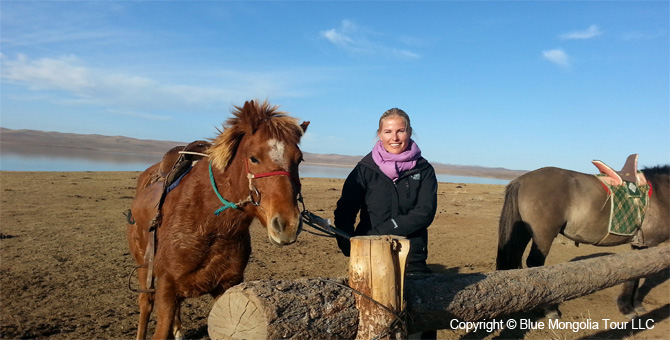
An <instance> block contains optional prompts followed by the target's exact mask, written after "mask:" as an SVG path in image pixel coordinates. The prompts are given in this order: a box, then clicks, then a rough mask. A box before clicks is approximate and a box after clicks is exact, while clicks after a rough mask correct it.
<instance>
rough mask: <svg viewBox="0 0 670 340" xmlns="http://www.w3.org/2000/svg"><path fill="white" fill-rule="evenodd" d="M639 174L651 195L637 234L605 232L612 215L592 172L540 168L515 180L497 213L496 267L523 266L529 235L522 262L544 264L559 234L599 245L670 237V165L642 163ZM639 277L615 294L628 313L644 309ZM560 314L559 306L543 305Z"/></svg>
mask: <svg viewBox="0 0 670 340" xmlns="http://www.w3.org/2000/svg"><path fill="white" fill-rule="evenodd" d="M642 173H643V174H644V176H645V177H646V179H647V182H648V183H649V184H650V186H651V188H652V189H651V190H652V192H651V198H650V200H649V204H648V207H647V212H646V216H645V218H644V220H643V222H642V225H641V227H640V231H639V233H638V237H636V238H635V241H634V242H633V236H621V235H613V234H609V235H608V226H609V218H610V209H609V206H608V205H606V204H605V203H609V202H608V191H607V190H606V189H605V187H604V186H603V183H602V182H601V181H600V179H598V178H597V177H596V176H594V175H589V174H584V173H580V172H575V171H570V170H565V169H560V168H553V167H547V168H541V169H538V170H534V171H531V172H529V173H526V174H524V175H522V176H520V177H518V178H517V179H515V180H513V181H512V182H511V183H510V184H509V185H508V186H507V188H506V190H505V202H504V204H503V209H502V213H501V216H500V225H499V234H498V237H499V238H498V256H497V259H496V269H498V270H505V269H517V268H521V267H522V264H521V260H522V256H523V253H524V250H525V249H526V246H527V244H528V242H529V241H530V240H531V239H532V241H533V243H532V246H531V249H530V253H529V255H528V258H527V259H526V265H527V266H528V267H537V266H542V265H544V261H545V259H546V257H547V255H549V250H550V248H551V244H552V242H553V240H554V238H555V237H556V236H558V234H559V233H560V234H563V235H564V236H566V237H567V238H569V239H571V240H573V241H575V242H578V243H586V244H593V245H597V246H614V245H619V244H624V243H631V242H632V243H631V246H632V248H633V249H640V248H647V247H653V246H656V245H658V244H660V243H662V242H664V241H666V240H668V238H669V237H670V216H669V215H670V202H669V201H670V166H668V165H665V166H656V167H653V168H645V169H643V170H642ZM638 285H639V280H633V281H629V282H626V283H624V289H623V291H622V293H621V295H620V296H619V298H618V299H617V305H618V307H619V310H620V311H621V313H623V314H624V315H626V316H628V317H629V318H633V317H635V316H637V313H643V312H645V310H644V307H642V302H641V301H639V300H640V299H639V297H638V294H637V289H638ZM545 312H547V316H548V317H554V318H558V317H560V313H559V312H558V308H557V306H548V307H546V309H545Z"/></svg>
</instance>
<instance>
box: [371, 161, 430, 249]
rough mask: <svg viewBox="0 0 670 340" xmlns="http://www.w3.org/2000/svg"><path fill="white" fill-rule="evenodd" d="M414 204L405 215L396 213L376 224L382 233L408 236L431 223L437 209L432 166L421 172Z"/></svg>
mask: <svg viewBox="0 0 670 340" xmlns="http://www.w3.org/2000/svg"><path fill="white" fill-rule="evenodd" d="M421 177H422V180H421V187H420V188H419V193H418V196H417V202H416V205H415V206H414V208H413V209H412V210H410V211H409V212H408V213H407V214H406V215H398V216H396V217H394V218H391V219H390V220H387V221H384V223H382V224H381V225H379V226H377V228H376V229H377V231H378V232H379V233H380V234H382V235H398V236H408V235H411V234H413V233H415V232H417V231H419V230H421V229H426V228H428V226H430V224H431V223H433V219H435V212H436V211H437V177H436V176H435V170H434V169H433V167H432V166H431V167H429V168H428V169H427V170H426V171H425V172H424V173H422V176H421Z"/></svg>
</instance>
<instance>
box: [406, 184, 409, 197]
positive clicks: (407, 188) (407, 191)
mask: <svg viewBox="0 0 670 340" xmlns="http://www.w3.org/2000/svg"><path fill="white" fill-rule="evenodd" d="M405 193H406V194H407V198H409V180H405Z"/></svg>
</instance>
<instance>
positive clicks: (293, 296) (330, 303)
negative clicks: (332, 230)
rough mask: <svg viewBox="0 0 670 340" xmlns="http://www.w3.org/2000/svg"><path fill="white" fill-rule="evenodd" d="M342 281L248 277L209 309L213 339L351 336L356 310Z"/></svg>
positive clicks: (334, 337) (355, 326)
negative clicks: (247, 279) (249, 279)
mask: <svg viewBox="0 0 670 340" xmlns="http://www.w3.org/2000/svg"><path fill="white" fill-rule="evenodd" d="M344 283H345V280H344V279H343V278H340V279H327V278H314V279H298V280H291V281H289V280H287V281H272V280H264V281H250V282H245V283H242V284H240V285H237V286H235V287H232V288H230V289H229V290H227V291H226V293H224V294H223V295H222V296H220V297H219V298H218V299H217V300H216V301H215V303H214V306H213V307H212V311H211V312H210V313H209V319H208V326H209V335H210V338H212V339H333V340H335V339H353V338H355V337H356V330H357V325H358V310H357V309H356V306H355V300H354V296H353V294H352V293H351V291H350V290H348V289H347V286H346V285H345V284H344Z"/></svg>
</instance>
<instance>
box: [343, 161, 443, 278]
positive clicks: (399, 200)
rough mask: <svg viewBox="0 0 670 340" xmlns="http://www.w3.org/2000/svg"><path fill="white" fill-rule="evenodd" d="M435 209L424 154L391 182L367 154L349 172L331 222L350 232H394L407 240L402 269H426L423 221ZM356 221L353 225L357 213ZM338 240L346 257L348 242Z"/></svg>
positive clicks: (429, 218) (433, 181)
mask: <svg viewBox="0 0 670 340" xmlns="http://www.w3.org/2000/svg"><path fill="white" fill-rule="evenodd" d="M436 210H437V178H436V177H435V170H434V169H433V166H432V165H430V163H428V161H427V160H426V159H424V158H420V159H419V160H418V161H417V164H416V167H414V169H412V170H408V171H406V172H404V173H403V174H401V176H400V178H398V180H397V181H396V182H395V183H393V181H392V180H391V179H390V178H389V177H388V176H386V175H385V174H384V173H383V172H382V171H381V170H380V169H379V166H377V164H375V162H374V160H373V159H372V154H368V155H367V156H365V157H363V159H362V160H361V161H360V162H359V163H358V164H357V165H356V167H355V168H354V169H353V170H352V171H351V173H350V174H349V176H348V177H347V179H346V181H345V182H344V186H343V188H342V196H341V197H340V199H339V200H338V201H337V208H336V209H335V226H336V227H337V228H338V229H341V230H342V231H344V232H346V233H347V234H349V235H352V236H361V235H398V236H405V237H407V238H408V239H409V240H410V253H409V257H408V261H407V262H408V267H407V273H413V272H414V273H420V272H429V269H428V267H427V265H426V259H427V258H428V230H427V228H428V226H430V224H431V223H432V222H433V219H434V218H435V212H436ZM359 212H360V221H359V223H358V225H357V226H356V227H355V228H354V224H355V223H356V216H357V215H358V213H359ZM337 241H338V242H337V243H338V245H339V246H340V249H341V250H342V252H343V253H344V255H346V256H349V250H350V244H349V241H348V240H346V239H344V238H341V237H338V238H337Z"/></svg>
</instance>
